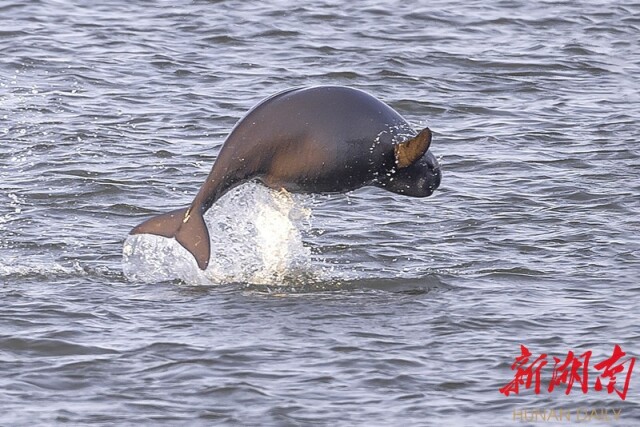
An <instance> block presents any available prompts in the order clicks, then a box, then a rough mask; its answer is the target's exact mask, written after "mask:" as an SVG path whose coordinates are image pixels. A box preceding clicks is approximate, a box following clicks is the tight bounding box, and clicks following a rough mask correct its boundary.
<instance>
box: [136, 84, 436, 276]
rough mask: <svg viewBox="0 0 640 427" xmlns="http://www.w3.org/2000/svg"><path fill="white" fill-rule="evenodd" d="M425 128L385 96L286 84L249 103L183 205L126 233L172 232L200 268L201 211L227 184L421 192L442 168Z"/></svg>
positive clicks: (203, 260)
mask: <svg viewBox="0 0 640 427" xmlns="http://www.w3.org/2000/svg"><path fill="white" fill-rule="evenodd" d="M430 144H431V131H430V130H429V128H425V129H423V130H422V131H421V132H419V133H417V134H416V132H415V131H414V130H413V129H412V128H411V126H410V125H409V123H407V121H406V120H405V119H403V118H402V116H400V114H398V113H397V112H396V111H395V110H393V109H392V108H391V107H389V106H388V105H387V104H385V103H384V102H382V101H380V100H378V99H376V98H375V97H373V96H371V95H369V94H368V93H366V92H363V91H361V90H356V89H352V88H348V87H343V86H318V87H310V88H297V89H289V90H285V91H284V92H280V93H278V94H276V95H273V96H271V97H269V98H267V99H265V100H263V101H262V102H260V103H259V104H258V105H256V106H255V107H253V108H252V109H251V110H250V111H249V112H248V113H247V114H246V115H245V116H244V117H243V118H242V119H240V121H239V122H238V123H237V124H236V125H235V127H234V128H233V130H232V131H231V133H230V134H229V136H228V137H227V139H226V141H225V143H224V145H223V146H222V148H221V149H220V154H219V155H218V158H217V159H216V161H215V162H214V164H213V167H212V168H211V172H209V176H208V177H207V179H206V181H205V182H204V184H203V185H202V187H201V188H200V191H198V194H197V195H196V197H195V199H194V200H193V202H192V203H191V205H190V206H189V207H188V208H185V209H178V210H175V211H173V212H169V213H166V214H163V215H159V216H156V217H153V218H151V219H148V220H147V221H145V222H143V223H142V224H140V225H138V226H137V227H135V228H134V229H133V230H132V231H131V234H142V233H150V234H156V235H159V236H164V237H169V238H171V237H174V238H175V239H176V240H177V241H178V242H179V243H180V244H181V245H182V246H184V247H185V248H186V249H187V250H188V251H189V252H190V253H191V254H192V255H193V256H194V257H195V259H196V262H197V263H198V266H199V267H200V268H201V269H202V270H204V269H206V268H207V266H208V265H209V256H210V247H209V232H208V230H207V226H206V225H205V222H204V218H203V215H204V214H205V212H206V211H207V210H208V209H209V208H210V207H211V205H213V204H214V203H215V201H216V200H218V199H219V198H220V197H222V195H224V194H225V193H226V192H227V191H229V190H230V189H232V188H233V187H235V186H237V185H239V184H242V183H244V182H247V181H250V180H258V181H260V182H261V183H262V184H264V185H266V186H267V187H270V188H273V189H283V188H284V189H285V190H288V191H291V192H302V193H343V192H347V191H350V190H355V189H357V188H360V187H363V186H365V185H373V186H376V187H380V188H384V189H386V190H389V191H392V192H394V193H397V194H405V195H408V196H414V197H427V196H429V195H431V194H432V193H433V191H434V190H435V189H436V188H438V186H439V185H440V179H441V172H440V167H439V165H438V162H437V160H436V158H435V157H434V155H433V154H432V153H431V152H430V151H428V150H429V145H430Z"/></svg>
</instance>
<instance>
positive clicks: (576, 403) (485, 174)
mask: <svg viewBox="0 0 640 427" xmlns="http://www.w3.org/2000/svg"><path fill="white" fill-rule="evenodd" d="M0 16H1V17H2V18H1V22H2V27H0V54H1V56H0V200H1V203H0V372H1V375H0V408H1V409H0V424H2V425H11V426H17V425H34V424H35V425H55V424H70V425H134V424H136V425H301V426H303V425H304V426H306V425H332V426H333V425H337V426H340V425H342V426H353V425H416V426H429V425H461V426H464V425H475V426H495V425H541V424H545V425H554V424H555V425H567V424H574V423H577V422H584V423H586V422H589V423H590V424H591V425H621V426H627V425H637V424H638V423H639V422H640V405H639V404H640V394H639V392H640V383H639V381H638V377H639V376H640V373H636V372H632V373H633V374H635V375H631V373H630V369H629V368H630V367H631V366H630V364H631V361H632V359H631V358H632V357H639V356H640V326H639V325H638V317H639V316H638V314H639V309H638V307H640V284H639V283H638V277H639V276H640V243H639V240H640V237H639V236H640V233H639V231H640V217H639V215H640V146H639V144H638V125H637V123H638V120H640V91H639V88H640V48H639V47H638V46H639V44H638V41H639V40H640V5H639V4H638V3H637V2H632V1H624V0H622V1H601V2H600V1H595V0H594V1H588V2H582V1H577V2H573V1H571V2H569V1H567V2H544V1H543V2H530V1H524V0H504V1H488V2H478V1H468V2H452V1H431V2H426V1H424V2H423V1H416V2H407V1H403V2H401V1H389V2H382V1H374V0H368V1H362V2H349V3H344V2H336V1H330V0H320V1H310V2H304V3H299V2H292V1H291V2H288V1H273V2H257V1H244V2H241V1H193V2H188V1H181V0H177V1H172V2H169V1H157V2H151V1H140V2H135V1H123V0H105V1H101V2H89V1H80V0H77V1H62V0H33V1H29V2H19V1H16V0H3V1H2V2H0ZM320 84H332V85H347V86H352V87H355V88H358V89H362V90H365V91H368V92H369V93H371V94H373V95H375V96H376V97H378V98H380V99H381V100H383V101H385V102H387V103H388V104H390V105H391V106H392V107H394V108H395V109H396V110H397V111H398V112H400V113H401V114H402V115H403V116H404V117H406V118H407V120H408V121H409V122H411V123H412V124H413V125H414V126H415V127H416V128H421V127H423V126H425V125H428V126H429V127H430V128H431V129H432V130H433V131H434V141H433V144H432V148H431V150H432V151H433V152H434V153H435V155H436V156H437V157H438V158H439V159H440V161H441V164H442V169H443V180H442V184H441V187H440V189H439V190H438V191H437V192H436V194H435V195H434V196H432V197H430V198H426V199H414V198H408V197H402V196H397V195H393V194H391V193H387V192H384V191H383V190H380V189H375V188H363V189H360V190H357V191H354V192H352V193H349V194H346V195H330V196H329V195H311V196H301V195H295V194H294V195H287V194H282V193H275V192H271V191H269V190H266V189H265V188H263V187H261V186H259V185H258V184H247V185H245V186H242V187H240V188H238V189H236V190H234V191H233V192H231V193H230V194H228V195H227V196H226V197H225V198H224V199H222V200H220V203H218V204H216V206H214V208H213V209H212V210H211V211H210V213H209V214H208V215H207V222H208V224H209V229H210V230H213V231H212V235H213V236H215V239H214V240H215V241H213V242H212V244H213V254H214V257H213V259H212V265H211V267H210V268H209V269H208V270H207V271H206V272H205V273H200V272H199V271H198V270H197V268H195V264H194V263H193V262H192V261H191V260H190V259H189V258H188V256H185V254H184V252H183V251H181V248H180V247H179V246H177V245H176V244H175V243H174V242H172V241H168V240H166V239H162V238H154V237H152V236H138V237H136V238H127V235H128V232H129V231H130V229H131V228H132V227H133V226H135V225H137V224H138V223H140V222H141V221H143V220H144V219H146V218H148V217H150V216H151V215H155V214H159V213H162V212H166V211H168V210H170V209H176V208H181V207H185V206H187V205H188V204H189V202H190V201H191V200H192V198H193V196H194V195H195V193H196V192H197V190H198V188H199V187H200V185H201V184H202V182H203V181H204V178H205V177H206V175H207V173H208V172H209V170H210V168H211V165H212V163H213V161H214V160H215V158H216V155H217V153H218V151H219V149H220V147H221V145H222V143H223V142H224V138H225V136H226V134H227V133H228V132H229V130H230V129H231V128H232V126H233V125H234V123H235V122H236V121H237V120H238V119H239V118H240V117H242V115H243V114H244V113H245V112H246V111H247V110H248V109H249V108H250V107H251V106H253V105H254V104H255V103H257V102H259V101H260V100H261V99H263V98H265V97H267V96H269V95H271V94H273V93H275V92H278V91H280V90H284V89H286V88H289V87H294V86H311V85H320ZM616 344H618V345H619V346H620V348H621V349H622V350H623V351H624V352H625V353H626V354H627V355H626V356H625V357H624V358H623V359H621V360H620V361H619V363H622V365H620V366H621V368H622V369H623V371H622V372H620V373H618V374H617V382H616V384H615V386H614V387H615V390H612V393H608V392H607V389H606V387H605V389H604V390H601V391H597V390H595V382H596V379H598V378H599V375H600V374H602V373H603V372H602V370H600V371H599V370H597V369H596V365H597V363H598V362H600V361H603V360H606V359H607V358H609V357H611V356H612V353H613V350H614V347H615V345H616ZM521 345H525V346H526V347H527V348H528V349H529V350H530V352H531V354H532V355H531V358H530V360H529V362H528V363H529V364H531V363H532V362H533V361H534V359H536V358H537V357H538V356H541V355H543V354H546V355H547V359H546V360H547V362H548V363H547V365H546V366H545V367H544V368H543V369H542V370H541V384H542V386H541V391H540V393H539V394H536V393H535V392H534V384H532V385H531V387H530V388H526V387H525V384H523V385H521V386H520V391H519V393H518V394H517V395H516V394H515V393H511V394H510V395H509V396H506V395H505V394H503V393H501V392H500V391H499V390H500V389H501V388H502V387H504V386H505V385H507V384H508V383H509V382H511V381H512V380H513V379H514V375H515V373H516V371H512V370H511V367H512V364H513V363H514V361H515V358H516V357H517V356H519V355H520V354H521V353H520V352H521V348H520V346H521ZM569 351H573V352H574V354H575V355H576V356H580V355H582V354H584V353H585V352H591V353H589V354H591V360H590V362H589V364H588V366H587V370H586V371H587V373H588V375H589V376H588V380H587V382H586V385H587V386H588V388H587V392H586V393H583V391H582V390H581V389H580V384H579V382H576V383H575V384H574V385H573V389H572V390H571V392H570V394H568V395H567V394H565V389H566V387H565V386H564V385H559V386H557V387H556V389H555V390H553V391H552V392H549V391H548V386H549V382H550V381H551V378H552V373H553V371H554V369H553V367H554V359H553V356H556V357H558V358H559V359H561V360H565V359H566V358H567V354H568V352H569ZM578 360H584V358H583V359H578ZM523 366H524V365H523ZM636 369H639V368H636ZM579 372H583V371H579ZM603 375H604V374H603ZM525 378H526V377H525ZM533 378H534V381H533V383H535V376H534V377H533ZM625 378H628V379H630V382H629V384H628V389H627V394H626V396H625V397H626V398H625V400H623V399H622V398H621V397H620V396H619V395H618V394H617V393H616V390H618V391H620V390H622V389H623V388H624V381H625ZM600 379H602V381H604V383H603V384H604V385H605V386H606V385H607V383H608V381H609V380H610V378H609V380H607V379H606V378H605V376H602V377H601V378H600ZM560 409H563V410H565V411H566V412H568V413H569V414H570V416H571V419H570V420H568V419H566V418H561V419H558V418H557V411H559V410H560ZM551 410H554V411H556V412H554V415H553V418H550V419H547V420H546V421H545V420H543V418H542V417H543V416H544V417H545V418H546V417H547V416H548V414H549V413H550V411H551ZM614 410H615V411H621V412H620V413H619V417H618V419H617V420H615V419H614V418H613V415H612V414H613V412H614ZM536 411H537V412H536ZM594 411H596V412H594ZM596 413H597V414H600V415H598V416H596V415H593V416H592V415H591V414H596ZM603 413H604V414H605V415H602V414H603ZM541 414H547V415H541ZM587 414H589V419H588V420H587ZM605 416H607V417H608V419H606V420H605V419H604V417H605ZM527 420H528V421H527Z"/></svg>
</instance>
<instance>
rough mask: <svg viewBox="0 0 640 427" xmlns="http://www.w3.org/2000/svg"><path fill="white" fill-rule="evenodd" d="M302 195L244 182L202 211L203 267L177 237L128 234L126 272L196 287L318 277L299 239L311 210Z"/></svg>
mask: <svg viewBox="0 0 640 427" xmlns="http://www.w3.org/2000/svg"><path fill="white" fill-rule="evenodd" d="M301 197H303V196H300V195H296V196H292V195H291V194H289V193H286V192H276V191H273V190H270V189H268V188H266V187H263V186H261V185H258V184H255V183H248V184H245V185H242V186H240V187H238V188H236V189H234V190H232V191H231V192H229V193H228V194H227V195H225V196H224V197H223V198H222V199H220V200H218V202H217V203H216V204H215V205H214V206H213V207H212V208H211V209H210V210H209V211H208V212H207V213H206V215H205V222H206V224H207V228H208V229H209V235H210V239H211V240H210V244H211V257H210V263H209V267H208V268H207V269H206V270H205V271H201V270H200V269H199V268H198V267H197V265H196V262H195V260H194V258H193V256H192V255H191V254H190V253H189V252H187V250H186V249H184V248H183V247H182V246H181V245H180V244H179V243H178V242H177V241H176V240H175V239H167V238H164V237H160V236H154V235H149V234H141V235H133V236H129V237H128V238H127V239H126V241H125V243H124V246H123V270H124V274H125V276H126V277H127V278H128V279H129V280H132V281H143V282H159V281H166V280H175V279H178V280H182V281H184V282H186V283H189V284H199V285H214V284H222V283H234V282H241V283H250V284H258V285H280V284H283V283H291V282H302V281H308V280H310V279H311V280H313V279H314V278H319V275H320V273H321V272H320V270H319V269H316V268H314V267H313V266H312V257H311V250H310V249H309V248H308V247H305V246H304V245H303V242H302V232H303V231H304V230H307V229H309V228H310V218H311V211H310V210H309V209H307V208H305V207H304V206H303V204H302V203H301V201H300V199H301Z"/></svg>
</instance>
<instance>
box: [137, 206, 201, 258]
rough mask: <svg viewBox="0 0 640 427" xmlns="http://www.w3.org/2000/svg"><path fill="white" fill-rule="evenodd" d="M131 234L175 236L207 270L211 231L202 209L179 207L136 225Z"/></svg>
mask: <svg viewBox="0 0 640 427" xmlns="http://www.w3.org/2000/svg"><path fill="white" fill-rule="evenodd" d="M129 234H155V235H157V236H163V237H168V238H172V237H173V238H175V239H176V240H177V241H178V243H180V244H181V245H182V246H183V247H184V248H185V249H186V250H188V251H189V252H190V253H191V255H193V257H194V258H195V259H196V262H197V263H198V267H200V269H201V270H205V269H206V268H207V266H208V265H209V256H210V252H211V248H210V246H209V231H208V230H207V225H206V224H205V222H204V217H203V216H202V214H201V213H200V209H191V208H188V209H178V210H175V211H172V212H169V213H166V214H162V215H158V216H154V217H153V218H150V219H148V220H146V221H145V222H143V223H142V224H140V225H138V226H137V227H135V228H134V229H133V230H131V232H130V233H129Z"/></svg>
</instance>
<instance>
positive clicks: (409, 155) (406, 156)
mask: <svg viewBox="0 0 640 427" xmlns="http://www.w3.org/2000/svg"><path fill="white" fill-rule="evenodd" d="M429 145H431V130H429V128H424V129H423V130H422V131H420V133H419V134H418V135H416V136H415V137H413V138H411V139H410V140H408V141H405V142H403V143H400V144H396V145H395V146H394V152H395V155H396V164H397V165H398V167H399V168H401V169H402V168H406V167H407V166H411V165H412V164H413V163H414V162H415V161H416V160H418V159H420V158H421V157H422V156H423V155H424V153H426V152H427V150H428V149H429Z"/></svg>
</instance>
